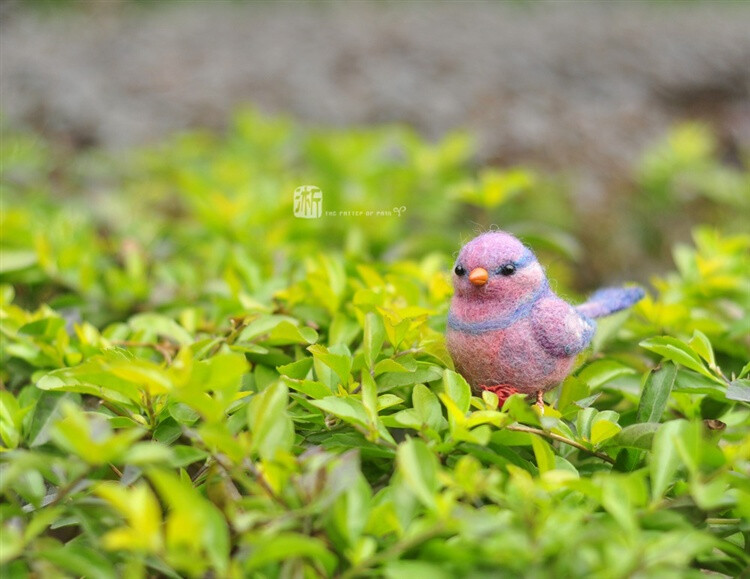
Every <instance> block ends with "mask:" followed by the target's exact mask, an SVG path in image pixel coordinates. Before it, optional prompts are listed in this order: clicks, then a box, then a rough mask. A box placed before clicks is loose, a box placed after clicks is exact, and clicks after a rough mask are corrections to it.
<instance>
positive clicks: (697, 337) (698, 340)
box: [688, 330, 716, 367]
mask: <svg viewBox="0 0 750 579" xmlns="http://www.w3.org/2000/svg"><path fill="white" fill-rule="evenodd" d="M688 344H689V345H690V347H691V348H692V349H693V351H695V352H697V353H698V354H699V355H700V357H701V358H703V359H704V360H705V361H706V362H708V365H709V367H714V366H716V357H715V356H714V349H713V346H712V345H711V341H710V340H709V339H708V338H707V337H706V334H704V333H703V332H701V331H700V330H693V337H692V338H691V339H690V341H689V342H688Z"/></svg>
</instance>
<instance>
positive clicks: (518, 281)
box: [453, 231, 545, 304]
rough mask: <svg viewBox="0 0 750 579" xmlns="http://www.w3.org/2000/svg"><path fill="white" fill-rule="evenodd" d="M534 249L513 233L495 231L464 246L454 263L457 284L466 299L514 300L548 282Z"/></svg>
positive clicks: (460, 294) (454, 284)
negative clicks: (545, 281)
mask: <svg viewBox="0 0 750 579" xmlns="http://www.w3.org/2000/svg"><path fill="white" fill-rule="evenodd" d="M544 280H545V274H544V270H543V269H542V266H541V265H540V264H539V262H538V261H537V259H536V256H535V255H534V253H533V252H532V251H531V250H530V249H529V248H528V247H526V246H525V245H524V244H523V243H521V242H520V241H519V240H518V239H516V238H515V237H513V236H512V235H511V234H509V233H505V232H503V231H491V232H488V233H483V234H482V235H480V236H478V237H475V238H474V239H472V240H471V241H470V242H469V243H467V244H466V245H464V246H463V247H462V248H461V251H460V252H459V254H458V259H456V263H455V265H454V267H453V287H454V288H455V290H456V294H457V295H458V296H459V297H461V298H465V299H470V300H481V301H494V302H502V303H506V304H512V303H514V302H515V301H518V300H522V299H524V298H525V297H526V296H527V295H529V294H531V293H533V292H534V291H535V290H537V289H538V288H539V287H540V286H541V284H543V283H544Z"/></svg>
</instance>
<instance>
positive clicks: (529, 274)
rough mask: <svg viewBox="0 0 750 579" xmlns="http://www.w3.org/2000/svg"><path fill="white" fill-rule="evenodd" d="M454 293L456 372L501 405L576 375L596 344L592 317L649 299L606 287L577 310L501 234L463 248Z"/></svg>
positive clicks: (449, 336)
mask: <svg viewBox="0 0 750 579" xmlns="http://www.w3.org/2000/svg"><path fill="white" fill-rule="evenodd" d="M453 287H454V288H455V293H454V295H453V299H452V300H451V306H450V312H449V313H448V328H447V333H446V341H447V345H448V350H449V352H450V354H451V357H452V358H453V361H454V363H455V365H456V369H457V370H458V371H459V372H460V373H461V374H462V375H463V376H464V378H466V380H467V382H469V384H470V385H471V387H472V388H473V389H474V391H475V392H477V393H479V392H481V391H482V390H491V391H493V392H495V393H496V394H497V395H498V398H499V399H500V406H502V404H503V403H504V402H505V399H507V398H508V396H510V395H511V394H514V393H516V392H521V393H524V394H536V397H537V403H538V404H539V405H540V406H541V407H542V408H543V402H542V395H543V394H544V392H546V391H548V390H550V389H552V388H554V387H555V386H556V385H558V384H559V383H560V382H562V380H563V379H564V378H565V377H566V376H567V375H568V374H569V373H570V371H571V369H572V367H573V363H574V361H575V358H576V355H577V354H578V353H579V352H581V351H582V350H583V349H584V348H586V346H588V344H589V343H590V342H591V338H592V337H593V335H594V331H595V330H596V322H595V321H594V318H599V317H602V316H607V315H609V314H612V313H614V312H617V311H620V310H622V309H625V308H627V307H629V306H631V305H633V304H635V303H636V302H638V301H639V300H640V299H641V298H643V296H644V295H645V294H644V291H643V290H642V289H641V288H638V287H628V288H606V289H601V290H599V291H597V292H595V293H594V294H593V295H592V296H591V297H590V298H589V300H588V301H587V302H586V303H584V304H581V305H579V306H573V305H571V304H569V303H568V302H566V301H565V300H563V299H561V298H560V297H558V296H557V295H556V294H555V292H553V291H552V289H551V288H550V286H549V282H548V281H547V276H546V274H545V272H544V269H543V268H542V266H541V265H540V263H539V261H537V258H536V256H535V255H534V253H533V252H532V251H531V249H529V248H528V247H526V246H525V245H523V243H521V242H520V241H519V240H518V239H516V238H515V237H514V236H513V235H511V234H509V233H505V232H503V231H491V232H488V233H483V234H482V235H480V236H478V237H475V238H474V239H472V240H471V241H470V242H469V243H467V244H466V245H464V247H463V248H462V249H461V251H460V252H459V255H458V259H457V260H456V264H455V267H454V270H453Z"/></svg>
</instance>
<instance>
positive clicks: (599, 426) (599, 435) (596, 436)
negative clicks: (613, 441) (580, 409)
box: [591, 420, 622, 446]
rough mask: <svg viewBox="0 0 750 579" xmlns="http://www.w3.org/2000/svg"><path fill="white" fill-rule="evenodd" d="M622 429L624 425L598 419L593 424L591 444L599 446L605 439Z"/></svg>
mask: <svg viewBox="0 0 750 579" xmlns="http://www.w3.org/2000/svg"><path fill="white" fill-rule="evenodd" d="M620 430H622V427H621V426H620V425H619V424H616V423H614V422H612V421H610V420H596V421H594V423H593V424H592V425H591V444H593V445H594V446H599V445H600V444H601V443H602V442H604V441H605V440H608V439H610V438H612V437H613V436H615V435H616V434H617V433H618V432H620Z"/></svg>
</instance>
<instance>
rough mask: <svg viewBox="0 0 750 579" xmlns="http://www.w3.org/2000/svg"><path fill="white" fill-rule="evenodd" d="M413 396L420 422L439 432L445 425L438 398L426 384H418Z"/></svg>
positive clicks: (413, 403)
mask: <svg viewBox="0 0 750 579" xmlns="http://www.w3.org/2000/svg"><path fill="white" fill-rule="evenodd" d="M411 396H412V398H411V399H412V405H413V406H414V410H415V412H416V414H417V417H418V419H419V421H420V422H421V423H422V424H426V425H427V426H429V427H430V428H432V429H434V430H439V428H440V426H441V424H443V412H442V409H441V407H440V401H439V400H438V398H437V396H435V394H433V393H432V391H431V390H430V389H429V388H427V386H425V385H424V384H417V385H416V386H415V387H414V390H412V393H411Z"/></svg>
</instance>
